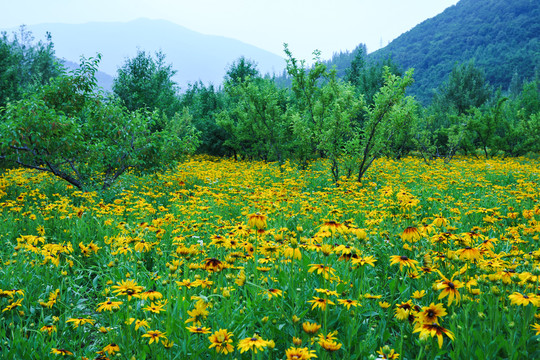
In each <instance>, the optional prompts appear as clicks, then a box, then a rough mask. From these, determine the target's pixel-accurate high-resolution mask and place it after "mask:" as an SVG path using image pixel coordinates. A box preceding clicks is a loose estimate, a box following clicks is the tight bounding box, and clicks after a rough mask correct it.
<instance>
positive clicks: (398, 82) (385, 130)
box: [345, 68, 416, 181]
mask: <svg viewBox="0 0 540 360" xmlns="http://www.w3.org/2000/svg"><path fill="white" fill-rule="evenodd" d="M412 75H413V70H412V69H410V70H408V71H407V72H406V73H405V75H404V76H403V78H402V77H400V76H397V75H394V74H392V73H391V72H390V69H389V68H385V72H384V79H385V81H384V86H383V87H382V88H380V90H379V91H378V92H377V93H376V94H375V96H374V101H373V104H372V105H364V111H365V113H366V118H367V120H366V122H365V124H364V125H363V127H362V128H361V129H359V131H358V132H356V133H355V136H354V137H353V138H352V139H351V140H350V141H349V142H348V143H347V144H346V145H345V146H346V148H347V152H348V153H349V154H351V155H352V156H353V159H354V161H353V163H357V164H358V165H357V169H358V170H357V171H358V181H362V178H363V177H364V175H365V173H366V171H367V170H368V169H369V168H370V167H371V164H373V161H375V160H376V159H377V158H379V157H380V156H381V155H382V154H383V151H384V150H385V149H386V148H387V147H388V145H389V144H390V142H391V140H392V139H393V138H394V136H395V135H396V134H397V133H399V131H400V129H402V128H403V126H404V124H406V123H407V122H408V121H410V120H411V119H413V118H414V116H413V113H414V112H415V111H416V109H415V107H416V103H415V102H414V100H413V99H412V98H411V97H405V89H406V88H407V87H408V86H410V85H411V84H412V83H413V77H412Z"/></svg>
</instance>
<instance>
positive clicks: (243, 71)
mask: <svg viewBox="0 0 540 360" xmlns="http://www.w3.org/2000/svg"><path fill="white" fill-rule="evenodd" d="M258 77H261V74H260V72H259V70H258V69H257V64H256V63H255V62H253V61H251V60H249V59H246V58H245V57H244V56H241V57H240V58H239V59H238V60H236V61H234V62H233V63H232V64H231V65H230V66H229V68H228V69H227V73H226V74H225V79H224V80H225V81H224V82H225V83H226V84H229V85H232V86H236V85H238V84H241V83H243V82H244V81H246V80H247V79H255V78H258Z"/></svg>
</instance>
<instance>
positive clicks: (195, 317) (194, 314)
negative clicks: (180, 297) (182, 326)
mask: <svg viewBox="0 0 540 360" xmlns="http://www.w3.org/2000/svg"><path fill="white" fill-rule="evenodd" d="M206 307H207V306H206V304H204V303H199V302H197V304H195V308H194V309H193V310H191V311H188V312H187V313H188V315H189V316H191V317H190V318H189V319H187V320H186V321H185V322H186V324H187V323H190V322H192V323H194V324H197V323H200V322H201V319H206V317H207V316H208V314H209V312H208V310H206Z"/></svg>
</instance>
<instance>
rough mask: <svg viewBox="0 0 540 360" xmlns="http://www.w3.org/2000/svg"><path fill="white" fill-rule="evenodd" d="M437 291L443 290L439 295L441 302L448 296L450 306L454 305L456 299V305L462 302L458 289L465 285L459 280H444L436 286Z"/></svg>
mask: <svg viewBox="0 0 540 360" xmlns="http://www.w3.org/2000/svg"><path fill="white" fill-rule="evenodd" d="M436 287H437V290H442V292H441V293H440V294H439V300H440V299H442V298H444V297H446V296H448V306H450V305H452V303H453V302H454V299H455V300H456V303H459V301H460V300H461V295H460V294H459V291H458V289H460V288H462V287H463V284H462V283H461V282H460V281H459V280H455V281H451V280H443V281H440V282H439V283H437V284H436Z"/></svg>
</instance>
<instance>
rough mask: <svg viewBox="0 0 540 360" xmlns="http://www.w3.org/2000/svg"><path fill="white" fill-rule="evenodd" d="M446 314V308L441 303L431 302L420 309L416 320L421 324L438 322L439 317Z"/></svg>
mask: <svg viewBox="0 0 540 360" xmlns="http://www.w3.org/2000/svg"><path fill="white" fill-rule="evenodd" d="M445 315H447V312H446V309H445V308H444V307H443V304H441V303H439V304H437V305H435V304H434V303H431V304H430V305H429V306H424V307H423V308H422V311H420V312H419V313H418V318H417V319H418V321H419V322H420V323H422V324H426V323H427V324H438V323H439V318H441V317H443V316H445Z"/></svg>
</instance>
